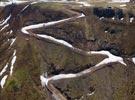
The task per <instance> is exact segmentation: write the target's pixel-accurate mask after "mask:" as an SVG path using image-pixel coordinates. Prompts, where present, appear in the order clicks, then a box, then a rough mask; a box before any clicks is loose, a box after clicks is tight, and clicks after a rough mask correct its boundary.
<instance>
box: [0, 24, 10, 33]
mask: <svg viewBox="0 0 135 100" xmlns="http://www.w3.org/2000/svg"><path fill="white" fill-rule="evenodd" d="M8 26H9V24H6V25H5V26H3V27H2V29H1V30H0V32H1V31H3V30H4V29H5V28H7V27H8Z"/></svg>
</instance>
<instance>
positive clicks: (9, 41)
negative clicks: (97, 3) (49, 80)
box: [0, 3, 135, 100]
mask: <svg viewBox="0 0 135 100" xmlns="http://www.w3.org/2000/svg"><path fill="white" fill-rule="evenodd" d="M70 6H71V5H68V4H64V5H63V4H57V3H36V4H29V3H26V4H20V5H17V4H11V5H8V6H6V7H4V8H0V55H1V56H0V82H1V83H0V85H1V88H0V100H53V96H52V93H51V92H50V91H49V89H47V88H46V87H44V88H43V87H42V86H41V80H40V75H41V74H43V73H46V72H47V74H48V77H51V76H55V75H59V74H68V73H78V72H80V71H83V70H85V69H88V68H91V67H93V66H94V65H96V64H98V63H99V62H101V61H102V60H103V59H104V58H106V56H103V55H91V56H87V55H83V54H79V53H77V52H74V50H73V49H70V48H68V47H66V46H65V45H61V44H58V43H55V42H53V41H50V40H48V39H41V38H38V37H37V35H38V34H42V35H47V36H52V37H54V38H56V39H59V40H64V41H66V42H68V43H70V44H72V46H74V47H76V48H79V49H81V50H85V51H101V50H105V51H109V52H110V53H111V54H113V55H116V56H119V57H122V58H123V59H124V62H125V63H126V65H127V66H124V65H122V64H120V63H110V64H107V65H105V68H102V69H100V70H98V71H96V72H94V73H93V74H87V75H84V76H81V77H78V78H73V79H63V80H57V81H54V82H53V85H54V86H55V87H56V88H57V89H58V90H59V91H60V92H61V94H62V95H63V96H64V97H65V98H67V100H134V99H135V88H134V87H135V64H134V62H133V61H132V60H131V59H132V58H133V57H134V56H135V42H134V39H135V34H134V32H135V20H134V18H135V16H134V14H135V12H134V10H131V11H129V10H128V9H125V10H122V9H118V8H101V7H88V8H85V7H84V8H80V7H73V8H72V9H70V8H71V7H70ZM80 13H83V14H85V17H83V18H80V19H75V20H71V21H68V22H64V23H60V24H57V25H52V26H50V27H41V28H36V29H34V30H32V29H30V30H28V31H29V33H30V34H24V33H23V32H22V27H25V26H29V25H33V24H38V23H47V22H50V21H58V20H61V19H65V18H74V16H76V15H78V14H80ZM5 66H6V67H5ZM3 68H5V71H4V70H3ZM2 70H3V71H2ZM4 78H5V83H4V82H3V81H4ZM3 83H4V84H3Z"/></svg>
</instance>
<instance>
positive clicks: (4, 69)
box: [0, 63, 8, 76]
mask: <svg viewBox="0 0 135 100" xmlns="http://www.w3.org/2000/svg"><path fill="white" fill-rule="evenodd" d="M7 68H8V63H7V64H6V65H5V66H4V68H3V69H2V71H1V72H0V76H2V75H3V73H5V72H6V70H7Z"/></svg>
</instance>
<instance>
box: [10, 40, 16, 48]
mask: <svg viewBox="0 0 135 100" xmlns="http://www.w3.org/2000/svg"><path fill="white" fill-rule="evenodd" d="M15 41H16V38H15V39H12V40H11V44H10V47H11V46H12V45H13V44H14V42H15Z"/></svg>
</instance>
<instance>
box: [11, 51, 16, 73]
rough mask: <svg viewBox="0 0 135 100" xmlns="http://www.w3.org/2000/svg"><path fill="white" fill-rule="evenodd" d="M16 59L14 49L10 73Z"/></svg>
mask: <svg viewBox="0 0 135 100" xmlns="http://www.w3.org/2000/svg"><path fill="white" fill-rule="evenodd" d="M15 61H16V50H14V53H13V58H12V60H11V67H10V75H12V73H13V68H14V64H15Z"/></svg>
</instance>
